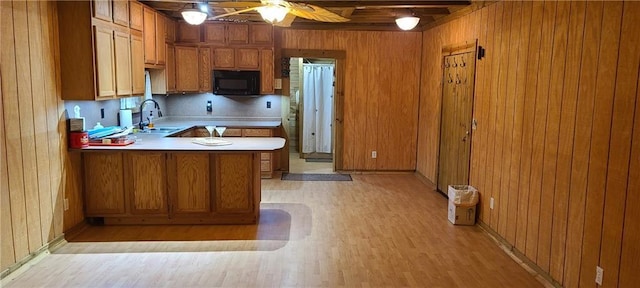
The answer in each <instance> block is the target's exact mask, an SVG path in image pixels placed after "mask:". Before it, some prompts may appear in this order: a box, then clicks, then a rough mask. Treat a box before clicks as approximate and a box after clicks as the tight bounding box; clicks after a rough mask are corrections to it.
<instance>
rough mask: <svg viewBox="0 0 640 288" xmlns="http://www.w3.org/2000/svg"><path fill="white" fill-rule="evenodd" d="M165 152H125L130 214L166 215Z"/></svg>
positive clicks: (167, 211)
mask: <svg viewBox="0 0 640 288" xmlns="http://www.w3.org/2000/svg"><path fill="white" fill-rule="evenodd" d="M165 155H166V154H165V153H160V152H136V153H127V154H126V166H125V169H124V171H125V177H126V179H127V181H126V188H127V189H126V190H127V191H128V194H129V199H130V207H129V208H130V209H129V212H130V213H131V214H153V215H168V213H169V210H168V205H167V201H168V199H167V184H166V178H167V172H166V156H165Z"/></svg>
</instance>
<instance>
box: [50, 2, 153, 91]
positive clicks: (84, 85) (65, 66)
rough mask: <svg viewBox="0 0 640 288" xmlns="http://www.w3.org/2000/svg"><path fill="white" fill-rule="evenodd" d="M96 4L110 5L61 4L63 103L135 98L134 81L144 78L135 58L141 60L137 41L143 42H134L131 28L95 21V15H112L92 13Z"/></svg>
mask: <svg viewBox="0 0 640 288" xmlns="http://www.w3.org/2000/svg"><path fill="white" fill-rule="evenodd" d="M96 3H97V4H99V5H102V4H104V3H107V2H104V1H97V2H91V1H73V2H72V1H59V2H57V5H58V17H57V18H58V27H59V29H58V30H59V34H58V35H59V39H60V41H59V45H60V78H61V97H62V99H63V100H107V99H113V98H115V97H116V96H131V95H132V94H133V93H134V92H133V91H134V90H135V89H134V87H133V85H135V84H136V83H138V82H136V79H135V78H134V77H137V76H138V75H140V74H138V72H137V71H141V70H139V69H144V68H140V66H139V65H137V64H138V63H137V62H135V61H136V58H135V57H139V56H136V55H139V54H137V53H138V50H136V48H137V47H136V45H137V44H140V43H141V42H136V40H139V39H140V38H135V37H133V38H131V37H130V35H131V34H132V31H131V30H130V29H129V28H128V27H124V26H121V25H117V24H114V23H111V22H108V21H106V20H102V19H99V18H95V17H93V16H94V15H95V14H94V13H92V11H94V12H96V11H102V12H105V11H110V10H108V9H106V8H101V9H99V10H92V9H93V8H95V7H94V6H92V5H94V4H96ZM108 3H111V2H108ZM109 7H110V6H109ZM102 14H104V13H102ZM102 14H100V15H102ZM133 32H135V33H140V32H137V31H133ZM132 46H133V47H132ZM127 67H129V68H127Z"/></svg>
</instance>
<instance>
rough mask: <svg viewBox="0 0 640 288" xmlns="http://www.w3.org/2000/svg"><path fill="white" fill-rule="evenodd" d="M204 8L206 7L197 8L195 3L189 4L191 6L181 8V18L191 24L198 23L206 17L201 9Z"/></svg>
mask: <svg viewBox="0 0 640 288" xmlns="http://www.w3.org/2000/svg"><path fill="white" fill-rule="evenodd" d="M205 9H206V8H201V9H197V8H196V4H191V8H185V9H182V11H181V14H182V18H183V19H184V21H187V23H189V24H191V25H200V24H202V22H204V20H206V19H207V13H206V12H203V11H201V10H205Z"/></svg>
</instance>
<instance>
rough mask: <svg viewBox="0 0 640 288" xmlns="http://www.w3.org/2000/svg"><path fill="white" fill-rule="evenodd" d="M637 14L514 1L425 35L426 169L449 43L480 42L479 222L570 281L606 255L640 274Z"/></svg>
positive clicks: (617, 272)
mask: <svg viewBox="0 0 640 288" xmlns="http://www.w3.org/2000/svg"><path fill="white" fill-rule="evenodd" d="M638 23H640V2H637V1H625V2H617V1H605V2H598V1H571V2H569V1H557V2H556V1H531V2H530V1H502V2H498V3H496V4H493V5H490V6H488V7H485V8H482V9H480V10H477V11H475V12H473V13H471V14H469V15H467V16H464V17H462V18H459V19H457V20H455V21H452V22H449V23H446V24H444V25H441V26H438V27H435V28H433V29H430V30H428V31H425V32H424V34H423V42H424V45H423V61H422V69H423V70H422V81H421V82H422V87H421V101H420V123H419V129H418V131H419V137H418V139H419V140H418V159H417V170H418V172H419V173H421V174H422V175H424V176H425V177H427V178H428V179H431V180H433V181H435V179H436V173H437V171H436V168H437V150H438V135H439V119H440V115H439V111H440V98H441V86H440V85H441V84H440V81H441V74H442V70H441V69H442V68H441V67H440V62H441V49H442V46H445V45H450V44H455V43H460V42H464V41H468V40H474V39H478V44H479V45H480V46H482V47H484V48H485V49H486V57H485V58H483V59H482V60H479V61H478V62H477V63H478V64H477V70H476V87H475V89H476V90H475V99H474V112H473V117H474V118H475V119H477V120H478V128H477V130H475V131H474V134H473V138H472V139H473V140H472V160H471V171H470V175H471V179H470V184H471V185H473V186H475V187H477V188H478V190H479V191H480V193H481V204H480V214H479V216H480V220H481V221H482V222H484V223H485V224H487V225H488V226H489V227H490V228H491V229H493V230H494V231H495V232H497V233H498V234H499V235H501V236H502V237H503V238H504V239H506V241H508V242H509V243H511V244H512V245H513V247H514V249H516V250H518V251H519V252H521V253H522V254H524V255H525V256H526V257H527V258H529V259H530V260H531V261H533V262H534V263H536V264H537V265H538V266H539V267H540V268H541V269H542V270H544V271H546V272H547V273H549V275H550V276H551V277H552V278H553V279H554V280H555V281H557V282H559V283H561V284H562V285H563V286H565V287H578V286H580V287H593V286H595V282H594V280H595V270H596V266H597V265H599V266H601V267H602V268H603V269H604V286H605V287H616V286H618V287H632V286H634V285H637V283H638V282H639V281H640V273H638V267H640V212H638V211H640V209H638V207H639V205H640V180H639V179H640V97H639V95H640V89H639V88H638V83H639V82H640V81H639V80H640V73H639V70H640V26H638ZM491 197H493V198H494V200H495V205H494V209H489V201H488V200H489V199H490V198H491Z"/></svg>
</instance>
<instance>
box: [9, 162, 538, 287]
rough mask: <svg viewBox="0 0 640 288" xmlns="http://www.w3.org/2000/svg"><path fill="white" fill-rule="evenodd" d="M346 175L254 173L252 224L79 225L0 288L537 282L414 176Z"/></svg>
mask: <svg viewBox="0 0 640 288" xmlns="http://www.w3.org/2000/svg"><path fill="white" fill-rule="evenodd" d="M352 176H353V180H354V181H353V182H301V181H281V180H279V179H270V180H264V181H263V182H262V183H263V193H262V196H263V199H262V206H261V207H262V212H261V213H262V216H261V219H260V223H259V225H244V226H243V225H228V226H120V227H115V226H111V227H88V228H86V229H85V230H83V231H81V232H80V233H78V234H77V235H68V237H67V238H68V241H69V243H68V244H66V245H64V246H62V247H61V248H60V249H58V250H56V251H55V252H54V253H53V254H51V255H49V256H47V257H45V258H44V259H43V260H42V261H41V262H39V263H37V264H36V265H35V266H33V267H32V268H31V269H29V270H28V271H26V272H25V273H24V274H22V275H21V276H19V277H18V278H17V279H15V280H14V281H12V282H10V283H9V285H8V286H7V287H36V286H38V287H213V286H226V287H259V286H269V287H274V286H277V287H380V286H387V287H397V286H422V287H540V286H541V284H540V283H539V282H538V281H537V280H536V279H535V278H534V277H533V276H531V275H530V274H529V273H528V272H527V271H525V270H524V269H523V268H522V267H521V266H519V265H518V264H517V263H516V262H514V261H513V260H512V259H511V258H510V257H509V256H507V255H506V254H505V253H504V252H503V251H502V250H501V249H500V248H499V247H498V246H497V244H496V243H495V242H494V241H493V240H492V239H491V238H490V237H488V236H487V234H486V233H484V232H483V231H482V230H481V229H480V228H479V227H477V226H453V225H452V224H450V223H449V222H448V221H447V202H446V201H447V200H446V198H444V197H443V196H441V195H440V194H438V193H437V192H434V191H433V187H428V186H426V185H424V184H423V183H422V182H420V181H419V179H418V178H417V177H416V176H414V175H411V174H400V175H352ZM134 240H136V241H135V242H134Z"/></svg>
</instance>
